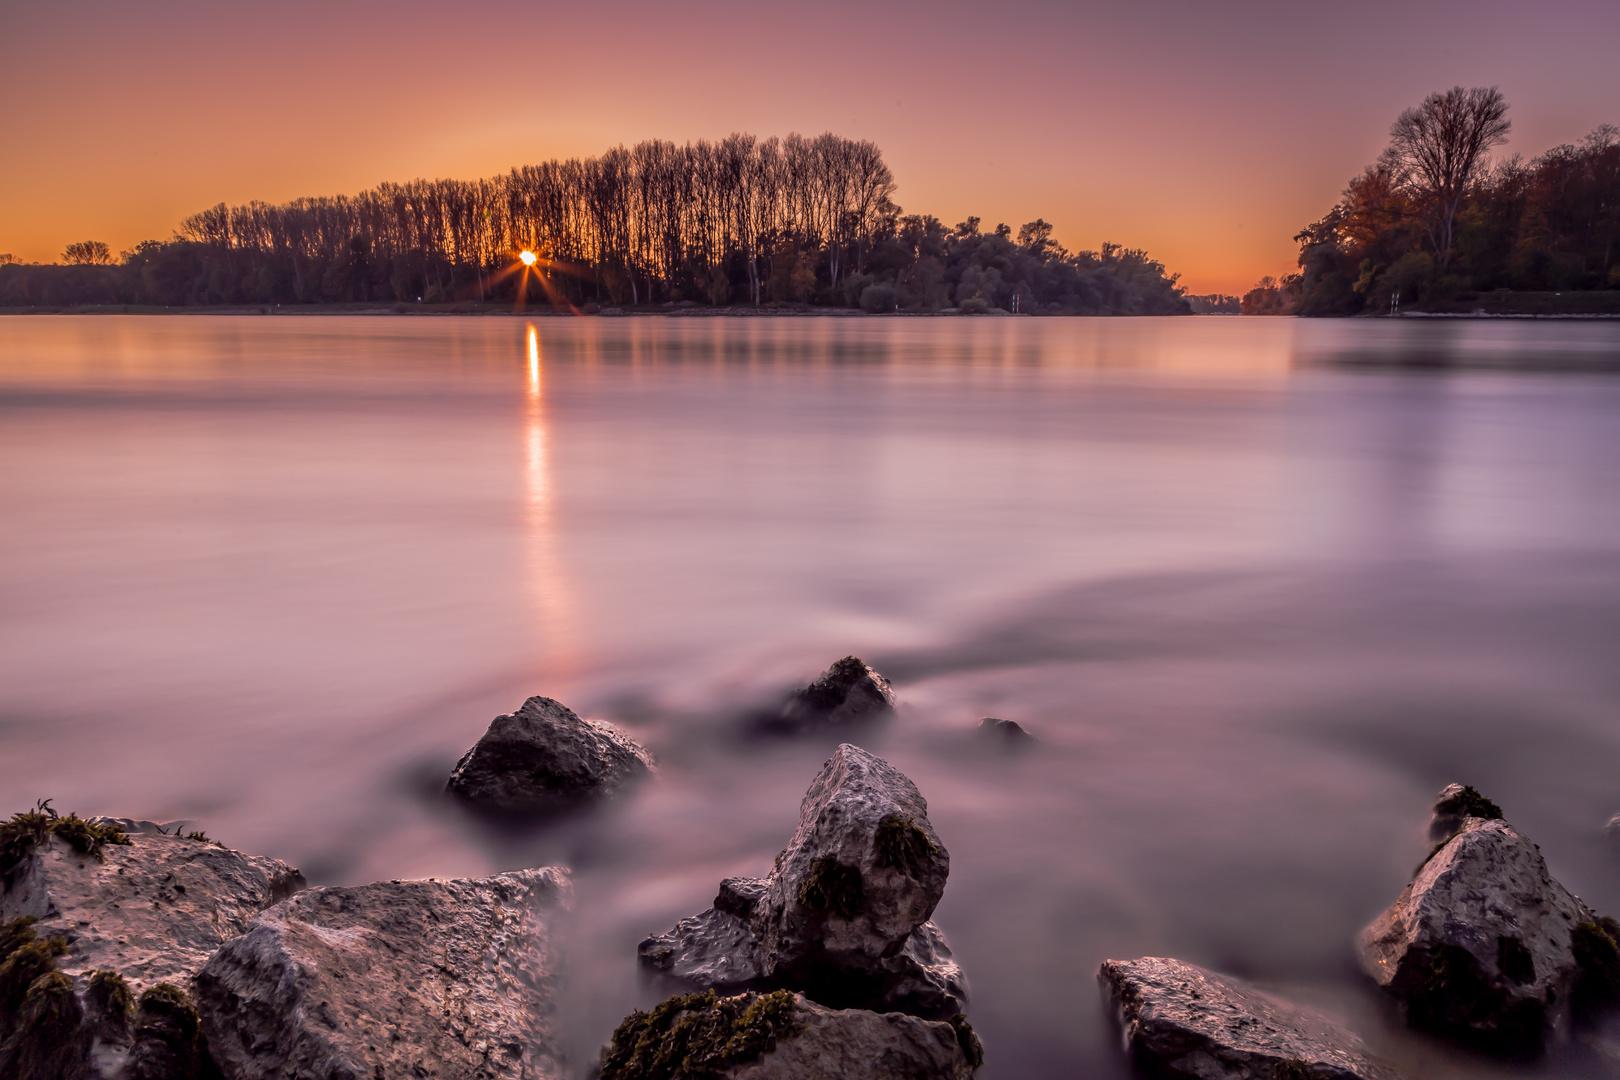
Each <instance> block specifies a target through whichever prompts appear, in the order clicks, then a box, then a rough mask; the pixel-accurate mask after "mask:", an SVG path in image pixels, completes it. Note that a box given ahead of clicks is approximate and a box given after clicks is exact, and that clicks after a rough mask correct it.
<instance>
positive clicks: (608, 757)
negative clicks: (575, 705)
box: [445, 697, 653, 817]
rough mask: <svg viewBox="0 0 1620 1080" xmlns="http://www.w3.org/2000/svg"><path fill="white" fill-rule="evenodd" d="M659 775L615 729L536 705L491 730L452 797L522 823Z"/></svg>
mask: <svg viewBox="0 0 1620 1080" xmlns="http://www.w3.org/2000/svg"><path fill="white" fill-rule="evenodd" d="M652 768H653V759H652V755H651V754H649V753H648V752H647V751H646V750H645V749H643V748H642V747H641V746H639V745H637V744H636V743H635V742H633V741H632V740H630V739H629V738H627V737H626V736H624V735H623V734H621V733H620V732H619V731H618V729H616V728H614V727H613V725H611V724H608V723H605V722H603V721H600V720H582V719H580V718H579V716H577V715H576V714H575V713H574V711H573V710H572V709H569V708H568V707H567V706H566V705H563V704H562V703H561V702H558V701H554V700H552V699H551V698H548V697H531V698H529V699H528V700H527V701H525V702H524V703H523V707H522V708H520V709H518V710H517V712H513V713H506V714H504V715H502V716H497V717H496V718H495V719H494V720H493V721H492V722H491V723H490V725H489V730H488V731H487V732H485V733H484V737H483V738H481V739H479V740H478V742H477V743H476V744H475V745H474V746H473V748H472V749H471V750H468V751H467V752H466V753H465V754H463V755H462V757H461V760H460V761H458V762H457V763H456V767H455V771H453V772H452V773H451V774H450V781H449V783H448V784H447V785H446V786H445V790H446V791H447V792H448V793H449V794H451V795H453V796H455V797H456V798H458V799H460V800H461V801H463V802H464V803H466V804H467V805H468V806H471V807H473V808H474V809H476V810H479V811H481V812H484V813H487V814H493V815H500V816H514V817H516V816H525V815H531V814H544V813H549V812H553V811H556V810H561V809H566V808H567V807H570V806H574V805H577V804H579V803H581V802H583V801H585V800H588V799H592V798H601V797H606V796H611V795H614V794H617V793H618V792H619V791H620V790H622V789H623V788H625V787H626V786H628V785H629V784H631V783H633V782H634V781H636V780H639V779H641V778H642V777H644V776H646V775H647V774H648V772H650V771H651V770H652Z"/></svg>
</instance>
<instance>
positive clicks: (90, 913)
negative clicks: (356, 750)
mask: <svg viewBox="0 0 1620 1080" xmlns="http://www.w3.org/2000/svg"><path fill="white" fill-rule="evenodd" d="M304 886H305V881H304V877H303V875H302V874H300V873H299V872H298V871H297V870H296V869H295V868H293V867H291V866H288V865H287V864H286V863H284V862H282V861H281V860H280V859H271V858H266V857H264V856H261V855H244V854H243V853H242V852H240V851H232V850H231V849H229V848H225V847H220V846H218V845H216V844H213V843H207V842H202V841H197V840H187V839H185V838H184V837H180V836H157V835H149V834H146V833H138V834H136V835H134V836H131V837H129V843H128V844H127V845H121V846H108V847H106V848H103V849H102V851H101V858H100V859H97V858H95V857H94V856H93V855H90V854H83V853H80V852H78V851H75V850H74V849H73V848H72V847H71V846H69V845H68V844H66V843H64V842H63V841H62V840H60V839H57V838H54V837H53V838H51V839H50V840H48V841H47V842H46V843H45V844H43V845H40V846H38V847H36V848H35V849H34V850H33V851H32V853H31V854H29V855H28V856H27V857H26V858H25V859H24V860H23V861H22V862H20V863H19V864H18V865H17V866H16V867H15V868H14V869H13V870H12V873H11V881H10V883H9V884H8V885H0V920H11V919H15V918H17V917H18V916H23V915H29V916H33V917H34V918H35V919H36V920H37V922H36V923H35V924H34V932H35V933H37V934H38V935H39V936H40V937H41V938H47V937H60V938H62V939H63V940H64V941H66V942H67V947H68V948H67V954H66V955H65V956H63V957H61V959H60V960H59V961H58V966H59V967H60V968H61V970H62V971H64V972H66V973H67V974H68V975H70V976H72V977H73V978H74V980H75V981H76V982H77V981H78V980H79V979H81V978H82V977H84V976H86V975H88V974H89V973H90V972H91V971H93V970H96V969H105V970H109V971H116V972H118V973H119V974H120V975H122V976H123V978H124V979H126V980H128V982H129V983H130V985H131V986H132V987H133V988H134V990H135V991H136V992H139V991H141V990H145V989H148V988H150V987H153V986H156V985H157V984H159V983H165V982H167V983H175V984H177V985H185V984H187V983H189V982H190V980H191V977H192V976H193V975H195V974H196V973H197V971H198V970H199V969H200V968H201V967H202V966H203V963H204V962H205V961H206V960H207V959H208V957H209V956H210V955H211V954H212V953H213V952H214V950H215V949H217V948H219V947H220V946H221V945H223V944H224V943H225V942H226V941H227V940H228V939H230V938H232V937H234V936H236V935H237V934H240V933H241V932H242V931H244V930H246V929H247V927H248V924H249V923H251V922H252V921H253V919H254V918H255V917H256V916H257V915H258V914H259V912H261V911H263V910H264V909H265V908H267V907H269V906H270V905H271V904H274V903H276V902H278V901H280V900H283V899H285V898H286V897H288V896H290V895H292V894H293V893H295V892H297V891H298V890H299V889H302V888H303V887H304Z"/></svg>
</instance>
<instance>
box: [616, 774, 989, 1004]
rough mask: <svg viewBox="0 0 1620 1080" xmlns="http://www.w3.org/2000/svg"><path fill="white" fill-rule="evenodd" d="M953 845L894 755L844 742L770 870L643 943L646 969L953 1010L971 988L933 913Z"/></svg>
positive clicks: (847, 1000) (829, 998)
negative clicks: (890, 758)
mask: <svg viewBox="0 0 1620 1080" xmlns="http://www.w3.org/2000/svg"><path fill="white" fill-rule="evenodd" d="M949 872H950V855H949V854H948V853H947V852H946V850H945V846H944V845H943V844H942V843H941V842H940V840H939V837H938V835H937V834H936V833H935V832H934V829H933V825H932V824H931V823H930V822H929V820H928V804H927V802H926V801H925V800H924V799H923V797H922V794H921V793H920V792H919V791H918V790H917V788H916V785H914V784H913V783H912V782H911V781H910V780H909V779H907V778H906V777H905V776H904V775H903V774H901V773H900V772H899V771H898V770H896V769H895V768H894V767H893V766H891V765H889V764H888V763H887V762H885V761H883V760H882V759H881V758H878V757H875V756H873V755H872V754H869V753H867V752H866V751H865V750H862V749H861V748H859V747H857V746H852V745H850V744H848V743H845V744H843V745H841V746H839V747H838V749H837V751H836V752H835V753H834V754H833V756H832V757H831V758H829V759H828V761H827V763H826V764H825V765H824V766H823V767H822V769H821V772H820V774H819V775H817V777H816V779H815V780H814V782H812V784H811V785H810V789H809V791H808V792H807V793H806V794H805V797H804V801H803V803H802V804H801V805H800V808H799V825H798V828H797V830H796V831H795V832H794V834H793V838H792V839H791V840H789V841H788V844H787V846H786V847H785V848H784V849H783V851H782V853H781V854H780V855H778V856H777V858H776V865H775V867H774V868H773V869H772V871H771V873H770V875H769V876H768V877H766V878H728V879H727V880H726V881H725V882H723V883H722V885H721V889H720V893H719V895H718V896H717V897H716V898H715V906H714V907H712V908H710V909H709V910H708V911H705V912H703V913H702V914H699V915H695V916H692V917H691V918H688V919H683V920H682V921H681V922H680V923H679V924H677V925H676V927H675V928H674V929H673V930H671V931H669V932H668V933H666V934H660V935H656V936H654V937H650V938H648V939H647V940H646V941H644V942H642V944H641V947H640V950H639V954H640V958H641V962H642V963H643V965H645V966H646V967H648V968H650V969H652V970H655V971H659V972H662V973H664V974H667V975H670V976H672V977H674V978H677V979H680V980H682V981H684V982H687V983H690V984H693V985H698V986H709V987H716V988H720V989H735V988H742V987H758V986H777V987H786V988H789V989H793V990H802V991H803V992H805V993H806V994H807V995H808V996H809V997H811V998H812V999H814V1000H817V1001H820V1002H823V1003H824V1004H828V1005H833V1006H840V1007H859V1008H875V1009H880V1010H899V1011H904V1012H910V1013H915V1014H917V1015H919V1016H928V1017H935V1018H944V1017H948V1016H950V1015H952V1014H954V1013H957V1012H960V1011H962V1007H963V1004H964V1002H965V1000H966V985H965V981H964V979H963V977H962V973H961V969H960V968H959V967H958V966H957V965H956V963H955V962H954V961H953V960H952V959H951V954H950V949H949V947H948V946H947V945H946V943H945V939H944V936H943V935H942V934H941V933H940V931H939V928H938V927H936V926H934V924H933V923H932V922H930V921H929V918H930V916H931V915H932V914H933V911H934V907H935V905H936V904H938V903H939V899H940V897H941V896H942V895H943V893H944V891H945V879H946V876H947V875H948V874H949Z"/></svg>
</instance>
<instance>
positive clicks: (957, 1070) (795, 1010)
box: [601, 991, 982, 1080]
mask: <svg viewBox="0 0 1620 1080" xmlns="http://www.w3.org/2000/svg"><path fill="white" fill-rule="evenodd" d="M981 1060H982V1052H981V1051H980V1049H979V1045H978V1039H977V1038H976V1037H975V1036H974V1035H973V1032H972V1029H971V1028H969V1027H968V1026H967V1025H966V1024H965V1023H964V1022H962V1021H960V1020H958V1021H957V1022H955V1023H950V1022H940V1021H929V1020H924V1019H921V1018H919V1017H915V1016H908V1015H906V1014H904V1013H894V1012H890V1013H878V1012H870V1011H867V1010H863V1009H844V1010H841V1009H829V1008H826V1007H824V1006H822V1005H818V1004H816V1003H815V1002H812V1001H809V1000H807V999H806V998H805V997H804V996H803V995H801V994H793V993H789V992H787V991H777V992H775V993H771V994H763V995H761V994H745V995H739V996H736V997H730V998H725V997H719V996H717V995H715V994H713V993H706V994H690V995H685V996H681V997H676V998H671V999H670V1000H668V1001H665V1002H662V1003H661V1004H659V1005H658V1006H657V1007H655V1008H654V1009H653V1010H652V1012H651V1013H641V1012H637V1013H634V1014H632V1015H631V1016H630V1017H628V1018H627V1019H626V1020H625V1022H624V1023H623V1024H621V1025H620V1026H619V1029H618V1030H617V1031H616V1032H614V1039H613V1043H612V1045H611V1046H609V1047H608V1049H607V1050H606V1051H604V1053H603V1060H602V1069H601V1080H671V1078H674V1077H677V1076H719V1077H726V1078H728V1080H891V1078H897V1077H903V1078H908V1080H967V1078H968V1077H970V1076H972V1075H973V1070H974V1069H975V1068H976V1067H977V1065H978V1064H979V1062H980V1061H981Z"/></svg>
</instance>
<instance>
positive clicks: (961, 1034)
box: [950, 1013, 984, 1069]
mask: <svg viewBox="0 0 1620 1080" xmlns="http://www.w3.org/2000/svg"><path fill="white" fill-rule="evenodd" d="M950 1024H951V1027H953V1028H955V1029H956V1045H957V1046H960V1047H961V1048H962V1056H963V1057H965V1058H967V1062H968V1064H969V1065H971V1066H972V1067H973V1068H975V1069H977V1068H978V1067H979V1066H980V1065H983V1064H984V1044H983V1043H982V1042H980V1041H979V1035H978V1032H976V1031H974V1030H973V1025H972V1024H970V1023H968V1018H967V1016H966V1015H964V1014H963V1013H957V1014H956V1015H955V1016H953V1017H951V1020H950Z"/></svg>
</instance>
